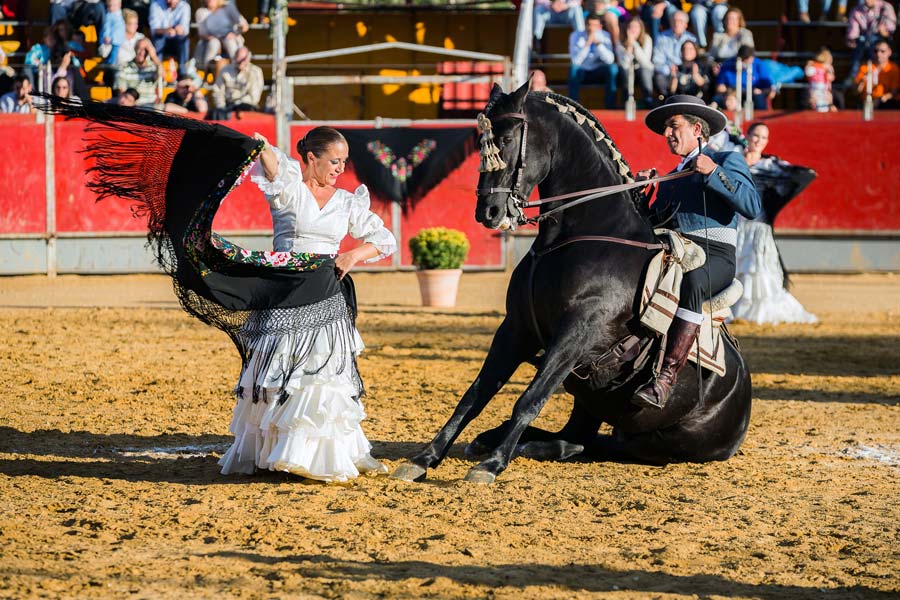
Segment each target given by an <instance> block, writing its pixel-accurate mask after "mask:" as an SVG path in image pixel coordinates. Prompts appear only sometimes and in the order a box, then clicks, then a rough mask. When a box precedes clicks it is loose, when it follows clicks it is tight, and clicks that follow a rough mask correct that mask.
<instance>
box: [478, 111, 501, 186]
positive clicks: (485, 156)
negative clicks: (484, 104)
mask: <svg viewBox="0 0 900 600" xmlns="http://www.w3.org/2000/svg"><path fill="white" fill-rule="evenodd" d="M478 129H480V130H481V164H480V165H479V166H478V172H479V173H487V172H490V171H501V170H503V169H505V168H506V163H505V162H504V161H503V159H502V158H500V149H499V148H498V147H497V144H495V143H494V132H493V130H492V128H491V120H490V119H488V118H487V117H486V116H485V114H484V113H478Z"/></svg>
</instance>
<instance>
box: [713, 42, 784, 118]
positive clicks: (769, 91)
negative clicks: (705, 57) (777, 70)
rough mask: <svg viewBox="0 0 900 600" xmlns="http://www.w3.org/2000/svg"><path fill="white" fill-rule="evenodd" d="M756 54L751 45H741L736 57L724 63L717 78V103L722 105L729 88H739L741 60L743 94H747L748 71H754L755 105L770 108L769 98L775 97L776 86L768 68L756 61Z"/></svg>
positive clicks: (752, 75) (758, 108)
mask: <svg viewBox="0 0 900 600" xmlns="http://www.w3.org/2000/svg"><path fill="white" fill-rule="evenodd" d="M754 54H755V53H754V50H753V48H752V47H751V46H741V47H740V49H739V50H738V54H737V56H736V57H734V58H730V59H728V60H727V61H725V62H724V63H722V66H721V68H720V69H719V76H718V78H717V79H716V100H715V102H716V104H718V105H719V106H722V105H723V104H724V98H725V94H726V93H727V92H728V90H734V89H736V88H737V61H741V64H742V70H741V95H744V94H746V90H747V81H748V80H747V72H748V71H752V73H751V79H750V84H751V86H752V88H753V91H752V94H753V107H754V108H756V109H757V110H766V109H767V108H768V105H769V100H770V99H772V98H774V97H775V88H774V87H773V85H772V80H771V79H770V77H769V74H768V72H767V71H766V69H765V68H764V67H762V66H761V65H760V64H758V63H756V62H755V56H754Z"/></svg>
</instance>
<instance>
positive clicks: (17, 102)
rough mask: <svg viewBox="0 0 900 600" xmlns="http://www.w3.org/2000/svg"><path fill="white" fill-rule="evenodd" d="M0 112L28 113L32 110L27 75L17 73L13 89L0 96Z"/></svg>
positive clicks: (29, 83)
mask: <svg viewBox="0 0 900 600" xmlns="http://www.w3.org/2000/svg"><path fill="white" fill-rule="evenodd" d="M0 112H4V113H20V114H26V115H27V114H30V113H33V112H34V105H33V104H32V103H31V81H30V80H29V79H28V76H27V75H24V74H22V75H17V76H16V78H15V80H14V82H13V90H12V91H11V92H9V93H7V94H3V96H2V97H0Z"/></svg>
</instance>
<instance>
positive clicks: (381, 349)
mask: <svg viewBox="0 0 900 600" xmlns="http://www.w3.org/2000/svg"><path fill="white" fill-rule="evenodd" d="M795 281H796V285H795V289H794V292H795V294H796V296H797V297H798V298H799V299H800V300H801V302H803V303H804V304H805V305H806V307H807V308H808V309H810V310H812V311H813V312H815V313H817V314H818V315H819V317H820V318H821V321H822V322H821V323H820V324H818V325H812V326H799V325H790V326H781V327H759V326H750V325H746V324H737V325H735V326H734V327H733V331H734V332H735V333H736V334H737V336H738V338H739V340H740V342H741V345H742V348H743V349H744V352H745V355H746V357H747V359H748V362H749V363H750V366H751V369H752V370H753V383H754V391H753V396H754V402H755V404H754V413H753V419H752V422H751V427H750V432H749V434H748V436H747V440H746V442H745V443H744V446H743V449H742V450H741V451H740V453H739V454H738V455H737V456H735V457H734V458H732V459H731V460H729V461H727V462H724V463H714V464H703V465H697V464H686V465H671V466H667V467H664V468H658V467H648V466H643V465H634V464H606V463H590V462H582V461H578V460H575V461H571V462H565V463H540V462H536V461H531V460H525V459H516V460H515V461H513V463H512V464H511V466H510V468H509V469H508V470H507V471H506V472H505V473H503V474H502V475H501V477H500V478H499V479H498V481H497V482H496V483H495V484H494V485H493V486H489V487H485V486H478V485H472V484H467V483H465V482H463V481H462V477H463V476H464V475H465V472H466V471H467V469H468V468H469V467H470V466H471V465H472V463H471V462H469V461H467V460H466V459H465V458H463V454H462V448H463V445H464V444H465V443H466V442H468V441H469V440H471V439H472V437H474V435H475V434H476V433H478V432H480V431H483V430H485V429H487V428H489V427H492V426H494V425H496V424H498V423H500V422H501V421H502V420H503V419H504V417H505V416H506V415H508V414H509V411H510V409H511V406H512V403H513V402H514V401H515V399H516V397H517V394H518V393H521V392H522V391H523V389H524V386H525V385H526V383H527V381H528V380H529V378H530V377H531V374H532V373H533V369H531V368H530V367H523V368H521V369H520V370H519V372H518V373H517V374H516V376H515V377H514V378H513V380H512V381H511V382H510V384H508V385H507V387H506V388H505V389H504V391H503V393H501V394H500V395H499V396H498V397H497V398H496V399H495V401H494V403H493V404H491V405H490V406H489V407H488V409H487V410H486V411H485V413H484V414H483V415H482V416H481V417H480V418H479V419H477V420H476V421H475V422H474V423H473V425H472V426H471V427H470V428H469V429H468V430H466V431H465V432H464V433H463V435H462V437H461V439H460V443H459V444H457V445H456V446H455V447H454V449H453V451H452V452H451V455H450V457H449V458H448V459H447V460H446V461H445V463H444V464H443V465H442V466H441V467H440V468H438V469H437V470H433V471H431V472H430V473H429V479H428V481H427V482H425V483H421V484H408V483H403V482H398V481H394V480H391V479H389V478H387V477H363V478H360V479H358V480H356V481H353V482H351V483H349V484H347V485H324V484H318V483H309V482H306V481H303V480H301V479H298V478H295V477H292V476H287V475H283V474H274V473H260V474H258V475H255V476H252V477H247V476H232V477H224V476H222V475H220V474H219V472H218V469H217V467H216V460H217V459H218V457H219V456H220V455H221V453H222V452H223V451H224V450H225V448H227V446H228V444H229V443H230V436H229V435H228V432H227V426H228V422H229V419H230V416H231V408H232V404H233V401H232V398H231V397H230V395H229V392H230V390H231V389H232V387H233V385H234V382H235V380H236V377H237V375H238V368H239V360H238V356H237V353H236V352H235V350H234V349H233V347H232V346H231V342H230V341H229V340H228V339H227V338H226V337H225V335H223V334H222V333H221V332H219V331H217V330H214V329H211V328H208V327H206V326H204V325H202V324H201V323H199V322H197V321H195V320H192V319H190V318H189V317H188V316H187V315H186V314H185V313H183V312H182V311H181V310H180V309H179V308H178V306H177V304H176V302H175V300H174V296H173V294H172V292H171V288H170V283H169V280H168V278H167V277H164V276H127V277H118V276H108V277H76V276H65V277H60V278H58V279H57V280H56V281H48V280H47V279H46V278H44V277H15V278H3V279H0V330H2V331H3V332H5V334H4V337H5V339H6V340H7V344H6V345H5V346H4V348H3V349H2V350H0V377H2V380H3V381H6V385H7V386H8V387H7V392H6V393H5V400H4V401H3V402H2V403H0V498H2V501H0V597H3V598H122V597H133V598H166V599H168V598H172V599H175V598H186V597H189V598H217V599H220V598H418V597H429V598H511V599H512V598H514V599H516V600H519V599H522V598H574V597H578V598H583V597H598V598H614V599H628V598H641V599H644V598H667V599H668V598H727V599H734V600H737V599H743V598H763V599H770V598H791V599H804V598H816V599H818V598H826V599H835V600H838V599H840V600H845V599H853V598H898V597H900V576H898V571H900V502H898V496H900V358H898V350H900V343H898V342H900V276H890V275H859V276H827V277H826V276H801V275H798V276H795ZM357 285H358V289H359V295H360V301H361V304H362V315H361V319H360V323H359V326H360V330H361V331H362V334H363V338H364V339H365V340H366V342H367V344H368V349H367V352H366V353H365V354H364V357H363V359H362V360H361V362H360V368H361V370H362V373H363V377H364V378H365V380H366V383H367V388H368V392H369V395H368V397H367V398H366V400H365V404H366V408H367V412H368V414H369V419H368V420H367V421H366V423H365V424H364V427H365V429H366V432H367V434H368V435H369V438H370V439H371V440H372V441H373V442H374V445H375V448H374V451H373V453H374V454H375V455H376V456H378V457H380V458H382V460H384V462H386V463H387V464H388V466H389V467H391V468H393V467H396V466H397V465H398V464H400V462H401V461H402V460H403V459H404V457H406V456H408V455H410V454H412V453H413V452H414V451H415V450H416V448H418V447H419V445H420V444H421V443H423V442H425V441H428V440H430V439H431V436H432V435H434V433H435V432H436V431H437V429H438V428H439V427H440V426H441V425H442V424H443V422H444V420H445V419H446V418H447V417H448V416H449V414H450V412H451V410H452V407H453V406H454V405H455V403H456V401H457V399H458V397H459V396H460V395H461V394H462V392H463V391H464V390H465V388H466V387H467V385H468V384H469V382H470V381H471V380H472V378H473V377H474V376H475V374H476V372H477V370H478V368H479V366H480V364H481V360H482V358H483V356H484V354H485V352H486V349H487V347H488V344H489V342H490V339H491V335H492V333H493V331H494V329H495V328H496V326H497V325H498V323H499V322H500V319H501V315H502V313H501V311H502V306H503V303H502V294H503V291H504V290H505V275H504V274H500V273H494V274H490V273H484V274H466V275H465V276H464V278H463V284H462V290H461V296H460V306H459V308H458V309H455V310H450V311H438V310H425V309H421V308H418V307H417V304H418V297H417V289H416V287H415V279H414V275H413V274H410V273H399V274H359V275H358V276H357ZM568 409H569V403H568V401H567V400H566V398H565V397H564V396H563V395H559V396H557V397H554V398H553V399H551V401H550V402H549V403H548V405H547V407H546V409H545V410H544V413H543V414H542V415H541V417H540V419H539V421H538V424H540V425H543V426H545V427H556V426H559V425H560V424H561V423H562V422H563V421H564V420H565V418H566V416H567V413H568Z"/></svg>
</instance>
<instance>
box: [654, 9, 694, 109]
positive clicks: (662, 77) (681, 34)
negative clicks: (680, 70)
mask: <svg viewBox="0 0 900 600" xmlns="http://www.w3.org/2000/svg"><path fill="white" fill-rule="evenodd" d="M687 29H688V16H687V13H685V12H684V11H683V10H679V11H676V12H675V14H673V15H672V28H671V29H669V30H667V31H664V32H662V33H660V34H659V37H658V38H656V39H655V40H654V41H653V68H654V71H655V75H654V82H655V83H656V89H657V90H659V92H660V93H661V94H663V95H666V94H668V92H669V79H670V78H671V77H672V67H677V66H678V65H680V64H681V45H682V44H684V43H685V42H687V41H691V42H694V43H695V44H696V43H697V38H696V37H694V34H693V33H691V32H689V31H688V30H687Z"/></svg>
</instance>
